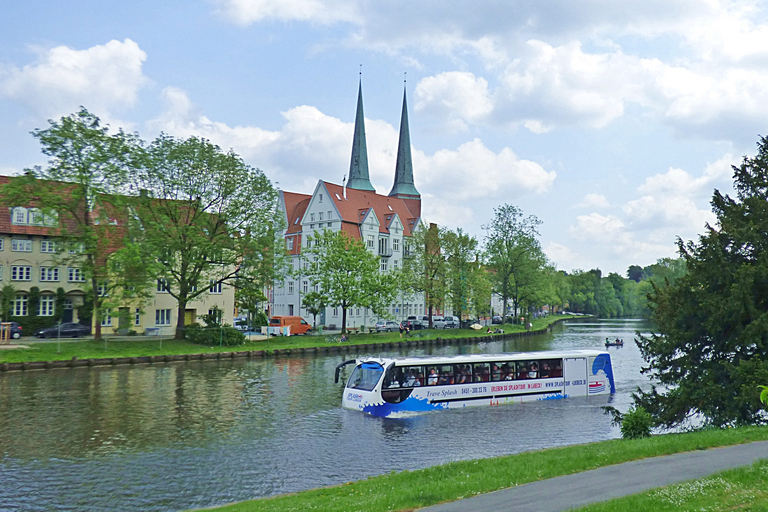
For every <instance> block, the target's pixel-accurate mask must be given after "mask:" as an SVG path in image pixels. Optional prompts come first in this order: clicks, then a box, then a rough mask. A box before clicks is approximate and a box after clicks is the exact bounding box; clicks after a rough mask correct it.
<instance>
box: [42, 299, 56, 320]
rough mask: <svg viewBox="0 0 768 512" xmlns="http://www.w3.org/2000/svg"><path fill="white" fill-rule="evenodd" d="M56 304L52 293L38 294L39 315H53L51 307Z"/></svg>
mask: <svg viewBox="0 0 768 512" xmlns="http://www.w3.org/2000/svg"><path fill="white" fill-rule="evenodd" d="M55 304H56V299H55V298H54V296H53V295H41V296H40V311H39V313H38V315H39V316H53V308H54V305H55Z"/></svg>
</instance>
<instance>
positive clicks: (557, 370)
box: [551, 364, 563, 377]
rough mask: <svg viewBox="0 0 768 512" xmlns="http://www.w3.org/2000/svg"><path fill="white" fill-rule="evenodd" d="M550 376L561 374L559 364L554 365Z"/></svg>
mask: <svg viewBox="0 0 768 512" xmlns="http://www.w3.org/2000/svg"><path fill="white" fill-rule="evenodd" d="M551 376H552V377H562V376H563V369H562V368H561V367H560V365H559V364H556V365H555V369H554V370H552V374H551Z"/></svg>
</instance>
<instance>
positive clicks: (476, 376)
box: [472, 363, 491, 382]
mask: <svg viewBox="0 0 768 512" xmlns="http://www.w3.org/2000/svg"><path fill="white" fill-rule="evenodd" d="M489 380H491V368H490V366H489V365H488V363H475V367H474V372H473V374H472V382H488V381H489Z"/></svg>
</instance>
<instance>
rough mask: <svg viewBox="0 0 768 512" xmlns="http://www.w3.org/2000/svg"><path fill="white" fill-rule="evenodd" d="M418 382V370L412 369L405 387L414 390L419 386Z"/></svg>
mask: <svg viewBox="0 0 768 512" xmlns="http://www.w3.org/2000/svg"><path fill="white" fill-rule="evenodd" d="M417 382H418V379H417V377H416V370H415V369H413V368H412V369H411V371H410V372H408V377H407V378H406V379H405V386H406V387H409V388H412V387H413V386H418V384H417Z"/></svg>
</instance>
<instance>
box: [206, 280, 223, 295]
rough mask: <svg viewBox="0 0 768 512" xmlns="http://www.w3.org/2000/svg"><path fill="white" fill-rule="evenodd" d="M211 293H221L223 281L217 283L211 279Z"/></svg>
mask: <svg viewBox="0 0 768 512" xmlns="http://www.w3.org/2000/svg"><path fill="white" fill-rule="evenodd" d="M208 291H209V292H211V293H221V283H220V282H219V283H216V282H214V281H213V279H211V287H210V288H209V289H208Z"/></svg>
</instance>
